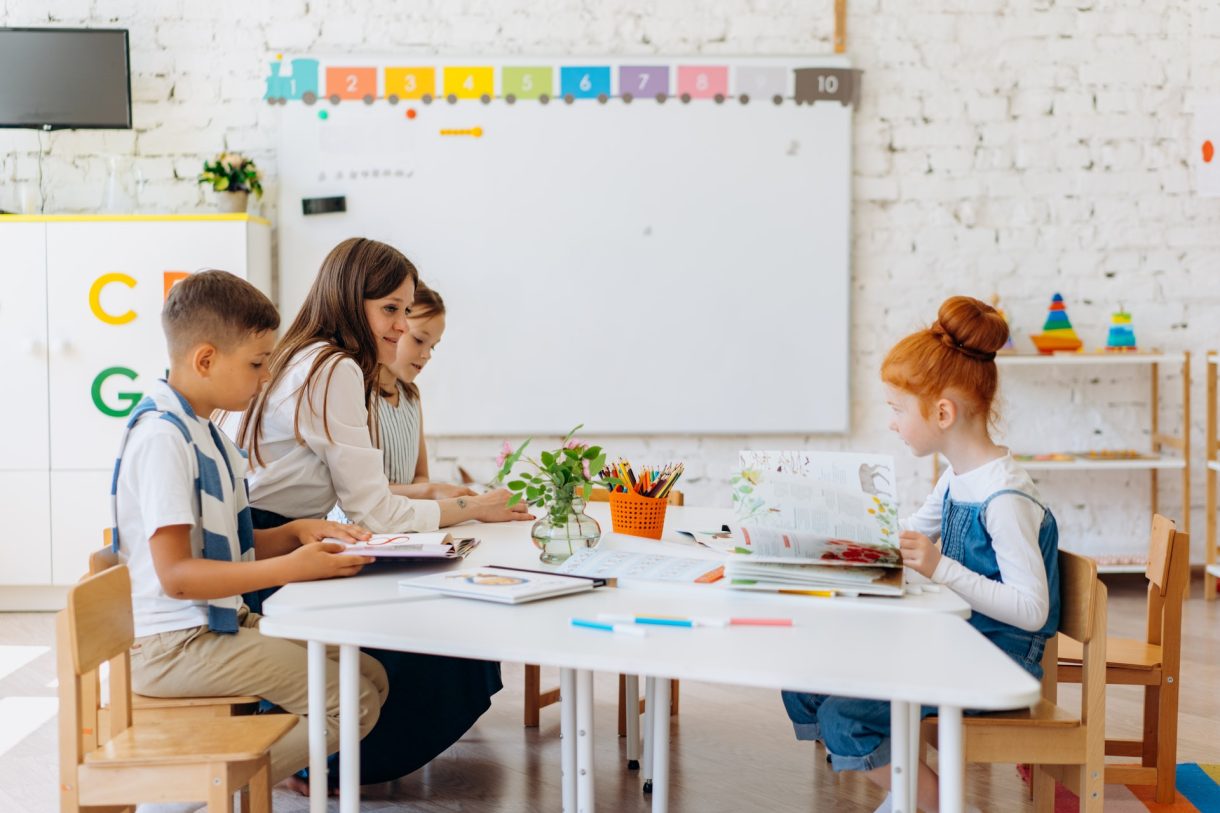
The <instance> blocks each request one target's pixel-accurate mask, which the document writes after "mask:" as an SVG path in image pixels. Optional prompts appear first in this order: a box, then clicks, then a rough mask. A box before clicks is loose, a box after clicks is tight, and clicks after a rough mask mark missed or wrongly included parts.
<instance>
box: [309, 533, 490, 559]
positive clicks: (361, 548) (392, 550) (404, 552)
mask: <svg viewBox="0 0 1220 813" xmlns="http://www.w3.org/2000/svg"><path fill="white" fill-rule="evenodd" d="M326 541H327V542H338V543H340V544H346V545H347V548H346V549H345V550H344V551H343V554H344V555H346V556H375V557H377V558H379V559H465V558H466V557H467V556H469V555H470V552H471V551H472V550H474V549H475V548H476V547H478V544H479V540H477V539H471V538H467V537H459V538H457V539H454V538H453V537H452V536H450V535H449V534H447V533H444V532H433V533H420V534H373V535H372V537H370V538H369V539H368V540H367V541H365V542H359V543H355V544H348V543H345V542H343V541H342V540H340V539H327V540H326Z"/></svg>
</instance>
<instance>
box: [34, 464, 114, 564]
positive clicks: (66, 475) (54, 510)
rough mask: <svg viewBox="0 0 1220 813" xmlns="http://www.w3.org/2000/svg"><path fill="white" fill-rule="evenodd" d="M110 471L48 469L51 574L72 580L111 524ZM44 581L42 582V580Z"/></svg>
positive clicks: (99, 544)
mask: <svg viewBox="0 0 1220 813" xmlns="http://www.w3.org/2000/svg"><path fill="white" fill-rule="evenodd" d="M111 476H112V471H52V472H51V552H52V555H51V574H50V575H51V578H52V580H53V582H54V583H55V584H73V583H75V582H77V581H79V580H80V577H81V576H83V575H85V573H86V572H88V570H89V554H91V553H93V552H94V551H95V550H97V549H98V548H100V547H101V546H102V534H103V533H104V532H105V530H106V529H107V528H109V527H110V524H111V520H110V478H111ZM44 583H45V582H44Z"/></svg>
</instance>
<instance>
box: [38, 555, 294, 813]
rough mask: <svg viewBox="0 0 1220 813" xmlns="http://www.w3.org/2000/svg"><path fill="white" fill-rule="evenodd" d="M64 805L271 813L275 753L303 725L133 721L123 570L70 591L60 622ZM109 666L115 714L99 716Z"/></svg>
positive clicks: (282, 720) (110, 811)
mask: <svg viewBox="0 0 1220 813" xmlns="http://www.w3.org/2000/svg"><path fill="white" fill-rule="evenodd" d="M55 629H56V633H55V635H56V661H57V664H58V676H59V807H60V810H61V811H62V813H74V812H75V811H81V810H94V811H98V813H101V811H106V813H120V812H121V811H130V810H131V806H132V805H134V804H136V803H138V802H169V801H193V800H199V801H204V800H206V801H207V804H208V811H209V812H210V813H231V811H232V809H233V793H234V792H236V791H237V790H238V789H242V810H243V811H249V812H250V813H270V811H271V783H270V775H269V772H270V757H269V756H268V754H267V749H269V748H270V747H271V746H272V745H273V744H274V743H275V742H277V741H278V740H279V739H280V738H281V737H283V736H284V735H285V734H287V733H288V731H289V730H290V729H291V728H292V727H293V726H294V725H296V722H297V717H296V715H292V714H267V715H251V716H247V717H233V718H229V719H215V720H207V721H201V720H179V721H173V722H168V721H167V722H159V723H143V722H140V723H134V724H133V722H132V714H131V653H130V649H131V644H132V642H133V640H134V637H135V624H134V621H133V619H132V615H131V577H130V575H129V574H128V572H127V568H126V567H125V566H122V565H120V566H118V567H113V568H110V569H109V570H106V571H103V572H102V573H99V574H97V575H94V576H89V577H87V578H85V579H84V580H83V581H81V582H80V583H79V584H77V585H76V586H74V587H72V588H71V589H69V590H68V603H67V607H66V608H65V609H63V610H61V611H60V613H59V615H58V616H57V617H56V627H55ZM103 663H108V664H109V665H110V698H109V700H110V713H109V715H108V717H109V719H108V721H107V722H106V724H105V725H102V724H101V720H100V719H99V717H98V703H97V699H96V697H95V698H93V699H88V695H89V692H88V691H87V688H86V685H85V684H86V682H87V679H88V676H89V675H91V674H95V673H96V672H97V670H98V669H99V667H101V665H102V664H103Z"/></svg>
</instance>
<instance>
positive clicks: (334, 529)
mask: <svg viewBox="0 0 1220 813" xmlns="http://www.w3.org/2000/svg"><path fill="white" fill-rule="evenodd" d="M292 533H293V535H294V536H296V538H297V539H298V540H299V541H300V543H301V544H302V545H308V544H310V543H311V542H321V541H322V540H323V539H338V540H341V541H343V542H367V541H368V540H369V538H370V537H371V536H372V534H371V533H369V532H368V531H366V530H365V529H364V528H361V527H360V526H359V525H348V524H344V523H342V522H331V521H330V520H328V519H298V520H296V521H294V522H293V523H292Z"/></svg>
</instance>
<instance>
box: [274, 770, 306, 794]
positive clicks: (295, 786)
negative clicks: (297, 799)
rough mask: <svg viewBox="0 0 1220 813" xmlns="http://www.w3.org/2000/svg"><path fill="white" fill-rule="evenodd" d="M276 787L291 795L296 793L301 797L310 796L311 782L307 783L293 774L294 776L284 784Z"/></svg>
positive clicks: (281, 783)
mask: <svg viewBox="0 0 1220 813" xmlns="http://www.w3.org/2000/svg"><path fill="white" fill-rule="evenodd" d="M276 787H277V788H282V789H283V790H286V791H289V792H290V793H296V794H298V795H300V796H308V795H309V782H307V781H305V780H304V779H302V778H301V777H299V776H297V775H296V774H293V775H292V776H290V777H288V778H287V779H285V780H284V781H283V782H280V783H279V784H278V785H276Z"/></svg>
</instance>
